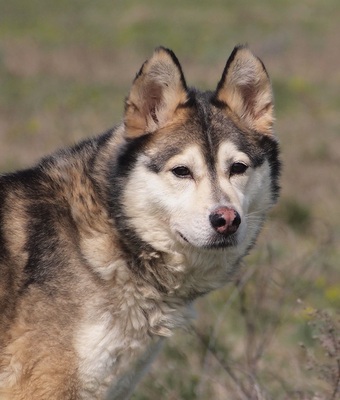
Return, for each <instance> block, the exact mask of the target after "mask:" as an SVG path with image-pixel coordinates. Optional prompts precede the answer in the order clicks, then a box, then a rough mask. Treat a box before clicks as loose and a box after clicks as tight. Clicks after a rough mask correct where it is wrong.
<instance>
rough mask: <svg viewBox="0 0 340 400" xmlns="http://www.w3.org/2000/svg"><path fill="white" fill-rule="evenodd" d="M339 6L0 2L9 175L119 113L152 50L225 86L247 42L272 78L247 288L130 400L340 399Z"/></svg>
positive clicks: (192, 79) (191, 80)
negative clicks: (268, 171) (269, 163)
mask: <svg viewBox="0 0 340 400" xmlns="http://www.w3.org/2000/svg"><path fill="white" fill-rule="evenodd" d="M339 16H340V3H339V2H338V1H336V0H327V1H322V0H304V1H300V2H296V1H292V0H279V1H269V0H260V1H257V2H249V1H247V2H246V1H245V0H238V1H236V0H230V1H222V0H197V1H194V0H181V1H180V0H174V1H171V2H170V1H165V0H157V1H156V0H149V1H144V2H140V1H138V0H127V1H123V0H117V1H110V0H98V1H96V2H91V1H89V0H83V1H80V0H68V1H66V0H59V1H52V0H30V1H25V0H11V1H5V0H0V88H1V90H0V141H1V142H0V143H1V146H0V170H2V171H4V170H9V169H14V168H20V167H24V166H27V165H29V164H31V163H32V162H35V161H36V160H37V159H38V158H39V157H41V156H43V155H45V154H46V153H48V152H50V151H52V150H54V149H55V148H57V147H61V146H65V145H68V144H70V143H73V142H74V141H77V140H79V139H81V138H84V137H87V136H90V135H93V134H96V133H99V132H101V131H103V130H105V129H107V128H109V127H111V126H112V125H114V124H115V123H117V122H119V119H120V118H121V113H122V110H123V100H124V97H125V95H126V94H127V92H128V90H129V85H130V82H131V81H132V79H133V77H134V75H135V73H136V72H137V70H138V69H139V67H140V65H141V64H142V62H143V61H144V60H145V59H146V58H147V57H148V56H149V55H150V54H151V53H152V51H153V48H154V47H156V46H158V45H160V44H162V45H165V46H167V47H170V48H172V49H173V50H174V51H175V52H176V55H177V56H178V57H179V59H180V61H181V63H182V65H183V69H184V73H185V75H186V77H187V80H188V84H189V85H195V86H200V87H202V88H214V86H215V85H216V83H217V81H218V80H219V78H220V76H221V73H222V70H223V67H224V64H225V61H226V59H227V57H228V55H229V53H230V52H231V50H232V48H233V47H234V45H235V44H238V43H248V44H249V45H250V47H251V48H252V49H253V50H254V52H255V53H256V54H258V55H259V56H260V57H261V58H262V60H263V61H264V62H265V65H266V67H267V69H268V71H269V73H270V76H271V78H272V81H273V86H274V92H275V99H276V109H277V110H276V114H277V123H276V131H277V135H278V137H279V139H280V142H281V147H282V152H283V156H282V157H283V163H284V169H283V176H282V196H281V199H280V202H279V204H278V205H277V206H276V208H275V209H274V210H273V212H272V214H271V217H270V219H269V221H268V222H267V223H266V225H265V228H264V231H263V233H262V234H261V237H260V239H259V241H258V244H257V246H256V247H255V248H254V250H253V251H252V252H251V254H250V255H249V257H248V258H247V260H246V261H245V263H244V267H243V271H242V273H240V275H239V277H238V279H237V280H236V282H234V283H232V284H230V285H229V286H228V287H226V288H225V289H223V290H220V291H218V292H216V293H213V294H211V295H210V296H208V297H207V298H205V299H202V300H200V301H199V302H198V305H197V309H198V318H197V320H196V321H195V322H194V323H193V327H192V328H191V329H190V330H189V332H178V333H177V334H176V335H175V337H174V338H172V339H171V340H170V341H169V343H168V344H167V346H166V348H165V350H164V352H163V353H162V355H161V356H160V357H159V358H158V360H157V361H156V363H155V364H154V366H153V368H152V370H151V372H150V374H149V375H148V376H147V377H146V379H145V380H144V381H143V383H142V384H141V385H140V386H139V388H138V391H137V393H136V394H135V395H134V397H133V398H134V400H146V399H148V400H153V399H160V398H162V399H166V400H178V399H184V400H194V399H200V400H206V399H231V400H238V399H240V400H249V399H259V400H263V399H275V400H277V399H278V400H280V399H282V400H283V399H293V400H294V399H318V400H331V399H332V400H335V399H337V398H339V396H340V394H339V393H340V388H338V386H337V385H339V380H340V365H339V357H340V345H339V343H338V337H339V329H340V322H339V308H340V283H339V282H340V280H339V264H340V250H339V243H340V202H339V198H340V184H339V176H340V170H339V164H340V113H339V106H340V94H339V93H340V92H339V87H340V74H339V62H340V53H339V51H338V47H339V44H338V38H339V34H340V28H339Z"/></svg>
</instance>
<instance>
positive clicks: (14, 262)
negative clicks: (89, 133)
mask: <svg viewBox="0 0 340 400" xmlns="http://www.w3.org/2000/svg"><path fill="white" fill-rule="evenodd" d="M272 125H273V98H272V90H271V85H270V81H269V78H268V75H267V72H266V70H265V68H264V66H263V64H262V62H261V61H260V60H259V59H258V58H256V57H255V56H254V55H253V54H252V53H251V52H250V50H249V49H248V48H247V47H245V46H239V47H236V48H235V49H234V51H233V52H232V54H231V56H230V58H229V60H228V61H227V64H226V66H225V68H224V71H223V74H222V77H221V79H220V81H219V83H218V84H217V88H216V90H215V91H207V92H201V91H198V90H196V89H193V88H189V87H188V86H187V84H186V81H185V79H184V75H183V72H182V69H181V66H180V64H179V62H178V60H177V58H176V56H175V55H174V53H173V52H172V51H170V50H168V49H165V48H163V47H160V48H158V49H156V51H155V52H154V54H153V56H152V57H151V58H150V59H149V60H148V61H146V62H145V63H144V64H143V66H142V68H141V69H140V71H139V72H138V74H137V76H136V78H135V80H134V82H133V85H132V88H131V90H130V93H129V95H128V97H127V99H126V105H125V112H124V117H123V122H122V124H121V125H119V126H117V127H116V128H114V129H112V130H110V131H108V132H106V133H104V134H102V135H101V136H98V137H97V138H94V139H91V140H86V141H84V142H82V143H80V144H78V145H76V146H74V147H71V148H67V149H65V150H60V151H58V152H56V153H55V154H53V155H51V156H49V157H47V158H44V159H43V160H42V161H41V162H40V163H39V164H37V165H36V166H34V167H32V168H30V169H26V170H23V171H19V172H14V173H9V174H5V175H2V176H1V177H0V193H1V202H0V274H1V275H0V398H1V399H2V400H5V399H6V400H9V399H10V400H31V399H33V400H34V399H37V400H78V399H79V400H80V399H84V400H85V399H86V400H88V399H104V398H110V399H111V400H112V399H116V400H117V399H121V400H122V399H128V398H129V397H130V395H131V392H132V391H133V389H134V387H135V385H136V383H137V382H138V380H139V379H140V378H141V376H142V374H143V373H144V371H145V369H146V368H147V366H148V365H149V364H150V362H151V360H152V358H153V357H154V356H155V354H156V353H157V350H158V348H159V347H160V343H161V342H162V338H164V337H167V336H170V335H171V334H172V332H173V331H174V329H175V328H177V327H181V326H183V325H185V324H186V322H187V320H188V318H189V317H188V311H187V310H188V308H189V305H190V304H191V303H192V302H193V300H195V299H196V298H197V297H198V296H202V295H204V294H206V293H208V292H210V291H211V290H214V289H216V288H219V287H221V286H222V285H224V284H225V283H226V282H228V281H229V280H230V278H231V277H232V275H233V273H234V271H235V269H236V268H237V266H238V264H239V262H240V260H241V259H242V257H243V256H244V255H246V254H247V252H248V251H249V249H250V248H251V247H252V246H253V244H254V241H255V239H256V236H257V235H258V233H259V230H260V228H261V226H262V224H263V221H264V219H265V216H266V213H267V211H268V210H269V209H270V207H271V206H272V205H273V204H274V202H275V200H276V198H277V196H278V177H279V169H280V162H279V160H278V153H279V151H278V144H277V141H276V139H275V138H274V136H273V132H272Z"/></svg>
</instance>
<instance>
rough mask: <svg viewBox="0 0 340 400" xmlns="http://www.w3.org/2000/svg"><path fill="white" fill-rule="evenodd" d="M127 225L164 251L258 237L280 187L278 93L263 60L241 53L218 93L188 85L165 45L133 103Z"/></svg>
mask: <svg viewBox="0 0 340 400" xmlns="http://www.w3.org/2000/svg"><path fill="white" fill-rule="evenodd" d="M126 104H127V105H126V114H125V129H126V137H127V145H126V147H125V150H124V151H123V152H122V155H121V165H122V166H123V168H125V169H126V171H127V170H128V173H127V172H126V171H125V175H126V179H127V181H126V182H125V184H124V189H123V192H122V198H121V204H123V205H124V206H123V214H124V216H125V218H126V225H127V226H129V227H130V228H131V229H132V230H133V231H134V232H136V233H137V235H138V236H139V237H140V238H141V239H142V240H143V241H144V242H146V243H148V244H149V245H151V246H152V247H154V248H155V249H157V250H164V249H170V250H171V249H173V250H178V249H179V248H180V249H186V248H187V249H191V250H193V249H204V250H207V249H208V250H216V249H227V248H238V247H240V248H242V252H244V251H245V249H247V248H248V247H250V246H251V244H252V243H253V241H254V239H255V237H256V235H257V233H258V231H259V229H260V227H261V225H262V221H263V219H264V216H265V214H266V212H267V210H268V209H269V208H270V207H271V205H272V204H273V203H274V201H275V199H276V196H277V191H278V186H277V175H278V165H279V163H278V160H277V143H276V141H275V139H274V138H273V136H272V132H271V127H272V122H273V116H272V95H271V87H270V83H269V79H268V77H267V74H266V71H265V69H264V67H263V65H262V63H261V62H260V61H259V60H258V59H257V58H255V57H254V56H253V55H252V54H251V53H250V51H249V50H248V49H246V48H243V47H241V48H238V49H235V50H234V53H233V54H232V56H231V58H230V59H229V61H228V63H227V65H226V68H225V70H224V73H223V75H222V78H221V81H220V82H219V84H218V86H217V89H216V91H215V92H205V93H201V92H198V91H196V90H191V89H188V88H187V87H186V84H185V80H184V77H183V73H182V71H181V68H180V66H179V63H178V61H177V59H176V58H175V57H174V55H173V54H172V53H171V52H170V51H168V50H165V49H159V50H158V51H157V52H156V53H155V55H154V56H153V58H152V59H151V60H149V61H148V62H147V63H145V64H144V66H143V67H142V69H141V71H140V73H139V74H138V75H137V77H136V80H135V82H134V85H133V87H132V89H131V92H130V96H129V98H128V100H127V103H126Z"/></svg>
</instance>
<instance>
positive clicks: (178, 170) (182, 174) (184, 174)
mask: <svg viewBox="0 0 340 400" xmlns="http://www.w3.org/2000/svg"><path fill="white" fill-rule="evenodd" d="M172 173H173V174H174V175H175V176H177V177H178V178H192V174H191V171H190V169H189V168H188V167H185V166H184V165H180V166H178V167H175V168H173V169H172Z"/></svg>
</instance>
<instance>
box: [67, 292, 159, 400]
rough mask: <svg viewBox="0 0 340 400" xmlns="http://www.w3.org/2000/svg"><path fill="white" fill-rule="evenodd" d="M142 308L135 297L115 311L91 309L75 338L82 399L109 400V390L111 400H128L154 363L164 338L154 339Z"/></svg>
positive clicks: (111, 309) (98, 306)
mask: <svg viewBox="0 0 340 400" xmlns="http://www.w3.org/2000/svg"><path fill="white" fill-rule="evenodd" d="M120 300H121V299H120ZM139 300H140V299H139ZM140 306H141V304H140V303H138V304H136V299H133V298H130V302H129V304H127V302H126V301H122V302H120V304H119V305H118V304H117V303H116V305H115V307H114V309H113V308H112V307H111V306H110V307H105V305H104V304H98V303H97V304H96V305H91V306H88V311H87V313H86V315H85V316H84V318H83V320H82V322H81V323H80V324H79V327H78V329H77V332H76V335H75V348H76V352H77V355H78V360H79V362H78V374H79V380H80V386H81V388H82V390H81V398H82V399H86V400H89V399H91V400H92V399H105V398H106V397H105V396H106V393H107V392H108V390H109V388H111V389H110V393H111V392H112V394H111V395H110V399H117V400H118V399H126V398H127V395H128V393H129V392H130V391H131V389H132V388H133V387H134V386H135V385H136V383H137V381H138V380H139V379H140V377H141V375H142V372H143V371H144V370H145V369H146V367H147V365H148V364H149V363H150V362H151V359H152V358H153V354H154V353H155V352H156V348H157V347H158V344H157V343H158V342H159V341H160V339H159V338H154V339H152V338H151V337H150V334H149V333H148V330H149V322H148V320H147V319H146V317H145V313H143V311H142V307H140ZM113 393H114V395H113ZM115 396H116V397H115ZM117 396H118V397H117Z"/></svg>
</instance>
